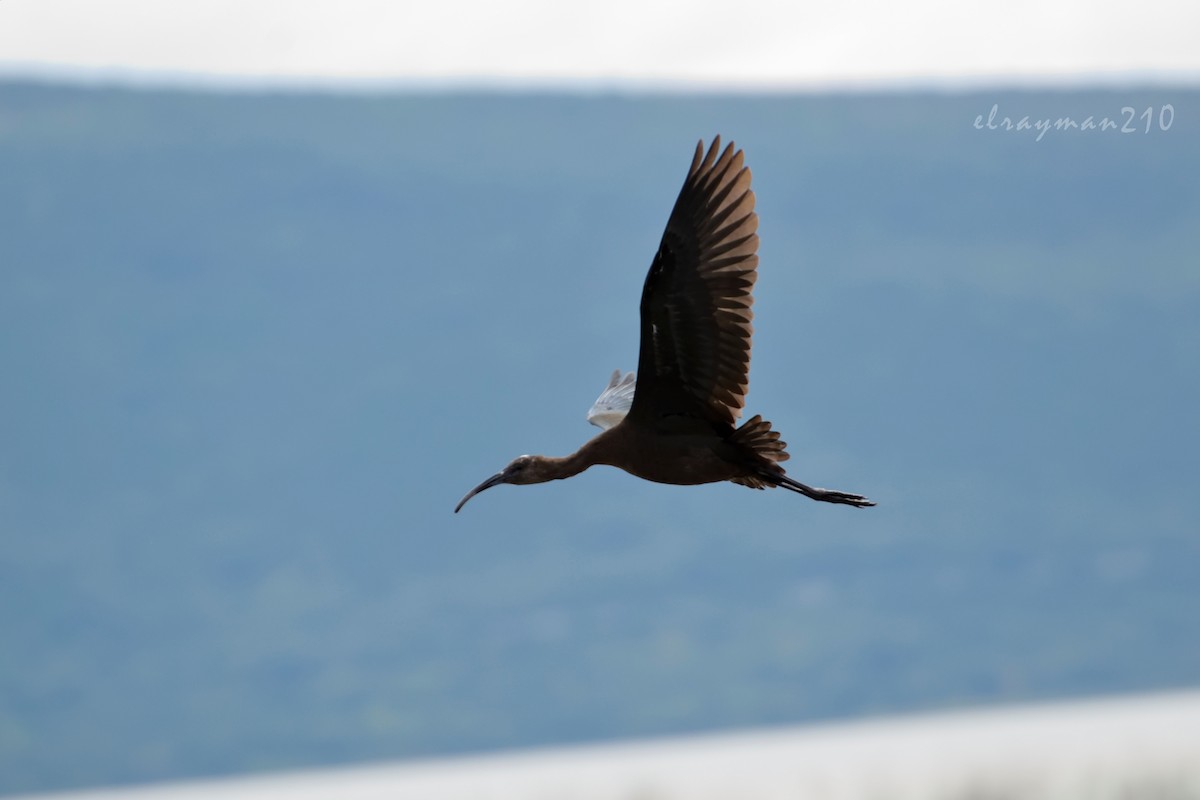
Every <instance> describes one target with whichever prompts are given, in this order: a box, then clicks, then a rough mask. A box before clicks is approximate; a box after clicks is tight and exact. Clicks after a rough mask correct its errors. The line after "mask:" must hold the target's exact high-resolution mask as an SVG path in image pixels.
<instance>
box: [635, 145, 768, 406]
mask: <svg viewBox="0 0 1200 800" xmlns="http://www.w3.org/2000/svg"><path fill="white" fill-rule="evenodd" d="M742 162H743V157H742V151H741V150H737V149H735V147H734V144H733V143H732V142H730V144H729V146H728V147H726V148H725V150H724V151H721V137H719V136H718V137H716V138H715V139H713V143H712V147H710V148H709V150H708V153H707V154H705V152H704V142H703V141H701V142H700V143H699V144H697V145H696V155H695V158H693V159H692V166H691V169H690V170H689V171H688V176H687V179H686V180H685V181H684V183H683V189H682V191H680V193H679V197H678V199H677V200H676V201H675V208H674V209H673V210H672V211H671V217H670V219H669V220H668V221H667V229H666V231H665V232H664V233H663V237H662V242H661V243H660V244H659V246H658V253H657V254H656V255H655V256H654V262H653V263H652V264H651V266H650V273H649V274H648V275H647V276H646V283H645V286H644V288H643V289H642V307H641V319H642V331H641V348H640V351H639V354H638V381H637V393H636V394H635V396H634V399H633V406H632V408H631V409H630V411H629V413H630V414H631V415H634V416H635V417H638V418H641V419H645V420H646V421H647V422H654V421H657V420H660V419H661V418H663V417H668V416H685V417H692V418H698V419H700V420H703V421H705V422H707V423H717V424H727V425H733V424H734V423H736V421H737V419H738V417H739V416H741V413H742V406H743V405H744V403H745V400H746V389H747V387H748V384H749V373H750V337H751V332H752V330H753V329H752V326H751V324H750V320H751V319H752V317H753V314H752V312H751V310H750V305H751V303H753V302H754V298H753V296H752V294H751V292H752V290H753V288H754V281H755V278H756V277H757V272H756V270H757V268H758V255H757V250H758V235H757V234H756V233H755V231H757V229H758V215H757V214H755V213H754V193H753V192H752V191H751V190H750V170H749V169H748V168H746V167H744V166H743V164H742Z"/></svg>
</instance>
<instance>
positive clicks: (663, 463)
mask: <svg viewBox="0 0 1200 800" xmlns="http://www.w3.org/2000/svg"><path fill="white" fill-rule="evenodd" d="M743 161H744V156H743V154H742V151H741V150H738V149H736V147H735V145H734V144H733V143H732V142H730V143H729V146H728V147H726V148H725V149H724V150H722V149H721V137H720V136H717V137H716V138H714V139H713V142H712V146H711V147H709V149H708V152H707V153H705V150H704V142H703V141H701V142H699V143H698V144H697V145H696V154H695V156H694V158H693V159H692V166H691V168H690V169H689V170H688V175H687V179H686V180H684V183H683V189H682V190H681V191H680V192H679V197H678V199H676V201H675V207H674V209H673V210H672V211H671V216H670V218H669V219H668V220H667V229H666V231H665V232H664V233H663V237H662V242H661V243H660V244H659V246H658V252H657V253H656V254H655V256H654V261H653V262H652V263H651V265H650V272H649V274H648V275H646V283H645V285H644V286H643V288H642V304H641V346H640V349H639V352H638V367H637V373H636V378H635V374H634V373H627V374H625V375H622V374H621V372H620V371H619V370H618V371H617V372H615V373H613V376H612V379H611V380H610V381H609V384H608V386H607V387H606V388H605V389H604V391H603V392H602V393H601V395H600V397H599V398H597V400H596V402H595V404H594V405H593V406H592V408H591V410H590V411H589V412H588V415H587V416H588V420H589V421H590V422H592V423H593V424H595V425H597V426H599V427H600V428H603V430H602V431H601V432H600V433H599V434H597V435H596V436H595V437H594V438H592V439H591V440H589V441H588V442H586V443H585V444H584V445H583V447H581V448H579V449H578V450H577V451H575V452H574V453H572V454H571V455H569V456H566V457H564V458H555V457H551V456H529V455H525V456H519V457H517V458H515V459H513V461H512V462H511V463H509V464H508V466H506V467H505V468H504V469H502V470H500V471H499V472H497V473H496V474H495V475H493V476H492V477H490V478H488V479H487V480H485V481H484V482H483V483H481V484H479V485H478V486H476V487H475V488H474V489H472V490H471V491H469V492H468V493H467V494H466V496H465V497H463V499H462V500H461V501H459V503H458V505H457V506H456V507H455V509H454V511H455V513H458V511H459V510H460V509H461V508H462V507H463V506H464V505H466V502H467V501H468V500H470V499H471V498H472V497H474V496H475V495H477V494H479V493H480V492H482V491H483V490H484V489H490V488H491V487H493V486H499V485H500V484H502V483H512V484H521V485H523V484H529V483H544V482H546V481H552V480H558V479H560V478H569V477H571V476H573V475H578V474H579V473H581V472H583V471H584V470H585V469H587V468H589V467H592V466H595V465H597V464H607V465H609V466H613V467H618V468H620V469H623V470H625V471H626V472H628V473H630V474H631V475H636V476H637V477H639V478H644V479H646V480H648V481H656V482H658V483H673V484H682V485H693V484H701V483H714V482H717V481H733V482H734V483H739V484H741V485H743V486H749V487H750V488H752V489H766V488H773V487H776V486H779V487H783V488H784V489H789V490H791V491H793V492H797V493H799V494H802V495H804V496H806V497H810V498H812V499H813V500H821V501H824V502H826V503H843V504H845V505H850V506H857V507H864V506H872V505H875V504H874V503H872V502H871V501H870V500H868V499H866V498H865V497H862V496H861V495H857V494H849V493H847V492H838V491H834V490H831V489H817V488H814V487H812V486H806V485H804V484H803V483H800V482H799V481H796V480H793V479H792V478H790V477H788V475H787V474H786V473H785V472H784V469H783V467H782V466H780V464H781V462H783V461H786V460H787V459H788V454H787V450H786V449H785V448H786V446H787V445H786V444H785V443H784V442H783V441H781V440H780V438H779V433H778V432H776V431H774V430H772V429H771V423H769V422H767V421H766V420H764V419H763V418H762V417H761V416H758V415H755V416H753V417H751V418H750V419H748V420H746V421H745V422H743V423H742V424H741V425H740V426H739V425H738V424H737V422H738V419H739V417H741V414H742V407H743V405H744V404H745V399H746V391H747V389H748V386H749V372H750V337H751V331H752V327H751V324H750V320H751V318H752V317H753V313H752V312H751V310H750V306H751V304H752V303H753V302H754V297H753V295H752V290H753V288H754V281H755V279H756V278H757V269H758V255H757V251H758V234H757V233H756V231H757V230H758V215H757V214H756V213H755V212H754V192H752V191H751V190H750V170H749V168H747V167H745V166H744V164H743Z"/></svg>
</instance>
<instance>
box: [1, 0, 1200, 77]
mask: <svg viewBox="0 0 1200 800" xmlns="http://www.w3.org/2000/svg"><path fill="white" fill-rule="evenodd" d="M735 8H736V10H734V9H735ZM1198 40H1200V3H1197V2H1195V0H1141V1H1140V2H1136V3H1134V2H1126V3H1104V2H1102V0H1092V1H1091V2H1086V1H1084V0H992V1H990V2H983V3H971V2H966V1H965V0H958V1H957V2H956V1H953V0H909V1H908V2H888V1H887V0H850V1H849V2H843V3H839V4H835V3H832V2H821V3H815V2H794V1H791V2H789V1H788V0H744V1H742V2H736V3H735V2H733V0H727V2H723V3H717V2H711V1H710V0H686V1H684V0H665V1H663V2H655V1H654V0H606V2H589V3H578V2H569V0H501V1H500V2H486V1H485V0H442V1H441V2H437V1H436V0H422V2H409V1H408V0H339V1H338V2H333V1H332V0H321V2H316V1H315V0H286V1H284V0H191V1H190V2H179V1H175V2H172V1H171V0H103V1H101V0H0V74H8V75H12V74H30V73H35V74H36V73H45V72H49V73H51V74H63V73H66V74H70V75H76V76H83V77H85V78H86V77H98V78H105V77H112V76H113V75H117V76H123V77H127V78H128V77H133V78H134V79H150V80H152V81H159V80H172V81H173V80H194V79H199V80H207V81H212V80H217V81H218V82H226V81H229V80H233V81H250V82H263V81H267V82H272V81H287V82H292V83H297V82H298V83H309V82H319V83H331V82H332V83H339V82H346V81H351V82H358V81H367V82H374V81H385V82H405V83H411V82H417V83H421V84H431V85H442V84H445V83H450V84H467V85H495V84H500V85H511V84H517V85H524V84H541V85H547V84H548V85H572V84H579V83H583V84H590V85H600V86H603V85H610V84H611V85H628V84H633V85H637V84H639V83H649V84H676V83H682V84H694V85H699V86H722V87H756V88H787V87H800V88H803V87H812V86H818V87H819V86H838V85H847V84H849V85H853V84H868V85H870V84H878V83H884V84H888V83H900V84H904V83H914V82H915V83H934V84H938V83H950V84H954V83H964V82H965V83H971V82H980V81H983V82H989V81H991V82H995V81H1001V82H1012V81H1017V82H1028V81H1038V80H1047V79H1048V80H1051V81H1057V82H1064V81H1065V82H1068V83H1069V82H1074V81H1078V80H1085V81H1096V80H1099V81H1101V82H1105V81H1113V80H1117V81H1120V80H1129V79H1135V80H1138V79H1151V80H1156V79H1167V80H1170V79H1178V78H1180V77H1182V78H1184V79H1187V80H1190V81H1196V80H1197V79H1200V43H1198Z"/></svg>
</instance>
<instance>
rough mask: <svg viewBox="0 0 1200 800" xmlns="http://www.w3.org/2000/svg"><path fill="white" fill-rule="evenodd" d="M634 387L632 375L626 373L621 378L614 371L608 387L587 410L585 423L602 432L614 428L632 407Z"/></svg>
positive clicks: (619, 374)
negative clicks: (601, 429) (600, 429)
mask: <svg viewBox="0 0 1200 800" xmlns="http://www.w3.org/2000/svg"><path fill="white" fill-rule="evenodd" d="M636 387H637V379H636V378H635V377H634V373H632V372H626V373H625V375H624V376H622V375H621V370H619V369H618V370H614V371H613V374H612V377H611V378H609V380H608V386H606V387H605V388H604V391H603V392H601V393H600V396H599V397H597V398H596V402H595V403H593V404H592V407H591V408H590V409H588V413H587V421H588V422H590V423H592V424H593V425H595V426H596V427H597V428H603V429H604V430H608V429H609V428H613V427H616V425H617V423H619V422H620V421H621V420H623V419H625V415H626V414H628V413H629V407H630V406H631V405H633V392H634V389H635V388H636Z"/></svg>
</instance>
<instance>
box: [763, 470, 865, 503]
mask: <svg viewBox="0 0 1200 800" xmlns="http://www.w3.org/2000/svg"><path fill="white" fill-rule="evenodd" d="M774 480H776V481H778V483H777V485H778V486H782V487H783V488H785V489H791V490H792V491H793V492H799V493H800V494H802V495H804V496H805V497H809V498H812V499H813V500H820V501H821V502H823V503H842V504H843V505H847V506H854V507H856V508H866V507H868V506H873V505H875V504H874V503H873V502H871V501H870V500H868V499H867V498H865V497H863V496H862V495H860V494H848V493H847V492H838V491H834V490H833V489H815V488H813V487H812V486H805V485H804V484H803V483H800V481H794V480H792V479H791V478H789V477H788V476H787V475H778V476H775V478H774Z"/></svg>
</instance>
